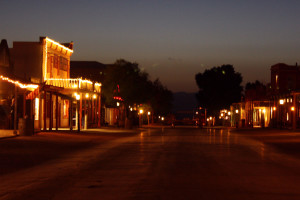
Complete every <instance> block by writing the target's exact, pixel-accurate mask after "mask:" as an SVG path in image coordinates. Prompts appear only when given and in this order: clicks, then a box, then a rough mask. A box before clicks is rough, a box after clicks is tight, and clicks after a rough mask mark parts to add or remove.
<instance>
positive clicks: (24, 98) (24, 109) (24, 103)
mask: <svg viewBox="0 0 300 200" xmlns="http://www.w3.org/2000/svg"><path fill="white" fill-rule="evenodd" d="M25 115H26V93H25V91H24V93H23V118H24V119H25Z"/></svg>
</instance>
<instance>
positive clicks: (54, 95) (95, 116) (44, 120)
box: [10, 37, 101, 131]
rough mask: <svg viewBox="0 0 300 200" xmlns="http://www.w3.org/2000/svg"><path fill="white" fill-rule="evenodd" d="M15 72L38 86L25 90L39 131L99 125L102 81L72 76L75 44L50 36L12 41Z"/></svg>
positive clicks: (35, 126) (31, 115)
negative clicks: (32, 89)
mask: <svg viewBox="0 0 300 200" xmlns="http://www.w3.org/2000/svg"><path fill="white" fill-rule="evenodd" d="M10 52H11V56H12V60H13V74H14V75H15V76H18V77H21V78H23V79H26V80H28V81H30V82H32V83H34V84H37V85H39V87H38V88H37V89H35V90H34V91H31V92H27V93H26V99H27V100H30V101H31V107H32V109H31V110H32V111H31V112H30V113H28V115H29V116H28V117H30V118H32V119H33V120H34V128H35V129H36V130H50V131H51V130H53V129H55V130H58V129H61V128H67V129H78V130H80V129H82V128H84V129H86V128H88V127H100V115H101V112H100V110H101V83H98V82H93V81H91V80H86V79H84V78H76V79H72V78H70V57H71V55H72V54H73V43H72V42H71V43H58V42H56V41H54V40H52V39H50V38H48V37H40V40H39V41H37V42H13V48H12V49H10Z"/></svg>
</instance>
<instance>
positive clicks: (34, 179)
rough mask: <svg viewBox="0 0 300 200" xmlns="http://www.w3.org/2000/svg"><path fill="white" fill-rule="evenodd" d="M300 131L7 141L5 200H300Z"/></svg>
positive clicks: (0, 171)
mask: <svg viewBox="0 0 300 200" xmlns="http://www.w3.org/2000/svg"><path fill="white" fill-rule="evenodd" d="M299 144H300V134H299V133H297V132H289V131H272V130H266V131H257V130H256V131H240V132H233V131H229V130H216V129H202V130H201V129H196V128H175V129H171V128H157V129H145V130H140V131H131V132H126V131H109V130H107V132H106V131H104V132H103V130H102V132H97V131H95V132H87V133H81V134H76V133H40V134H38V135H35V136H32V137H17V138H10V139H2V140H0V199H25V200H26V199H30V200H35V199H39V200H47V199H72V200H76V199H101V200H106V199H118V200H119V199H136V200H147V199H151V200H152V199H155V200H159V199H172V200H176V199H184V200H186V199H209V200H217V199H222V200H224V199H230V200H233V199H239V200H247V199H255V200H257V199H271V200H277V199H284V200H289V199H297V200H299V199H300V159H299V155H300V154H299V152H300V145H299Z"/></svg>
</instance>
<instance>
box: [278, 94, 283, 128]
mask: <svg viewBox="0 0 300 200" xmlns="http://www.w3.org/2000/svg"><path fill="white" fill-rule="evenodd" d="M279 104H280V107H279V108H280V112H279V115H280V119H279V126H280V129H281V128H282V126H283V117H282V115H283V104H284V100H283V99H280V100H279Z"/></svg>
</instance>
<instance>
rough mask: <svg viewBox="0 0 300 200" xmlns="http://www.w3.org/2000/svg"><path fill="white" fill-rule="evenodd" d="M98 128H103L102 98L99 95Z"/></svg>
mask: <svg viewBox="0 0 300 200" xmlns="http://www.w3.org/2000/svg"><path fill="white" fill-rule="evenodd" d="M98 128H101V96H100V95H98Z"/></svg>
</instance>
